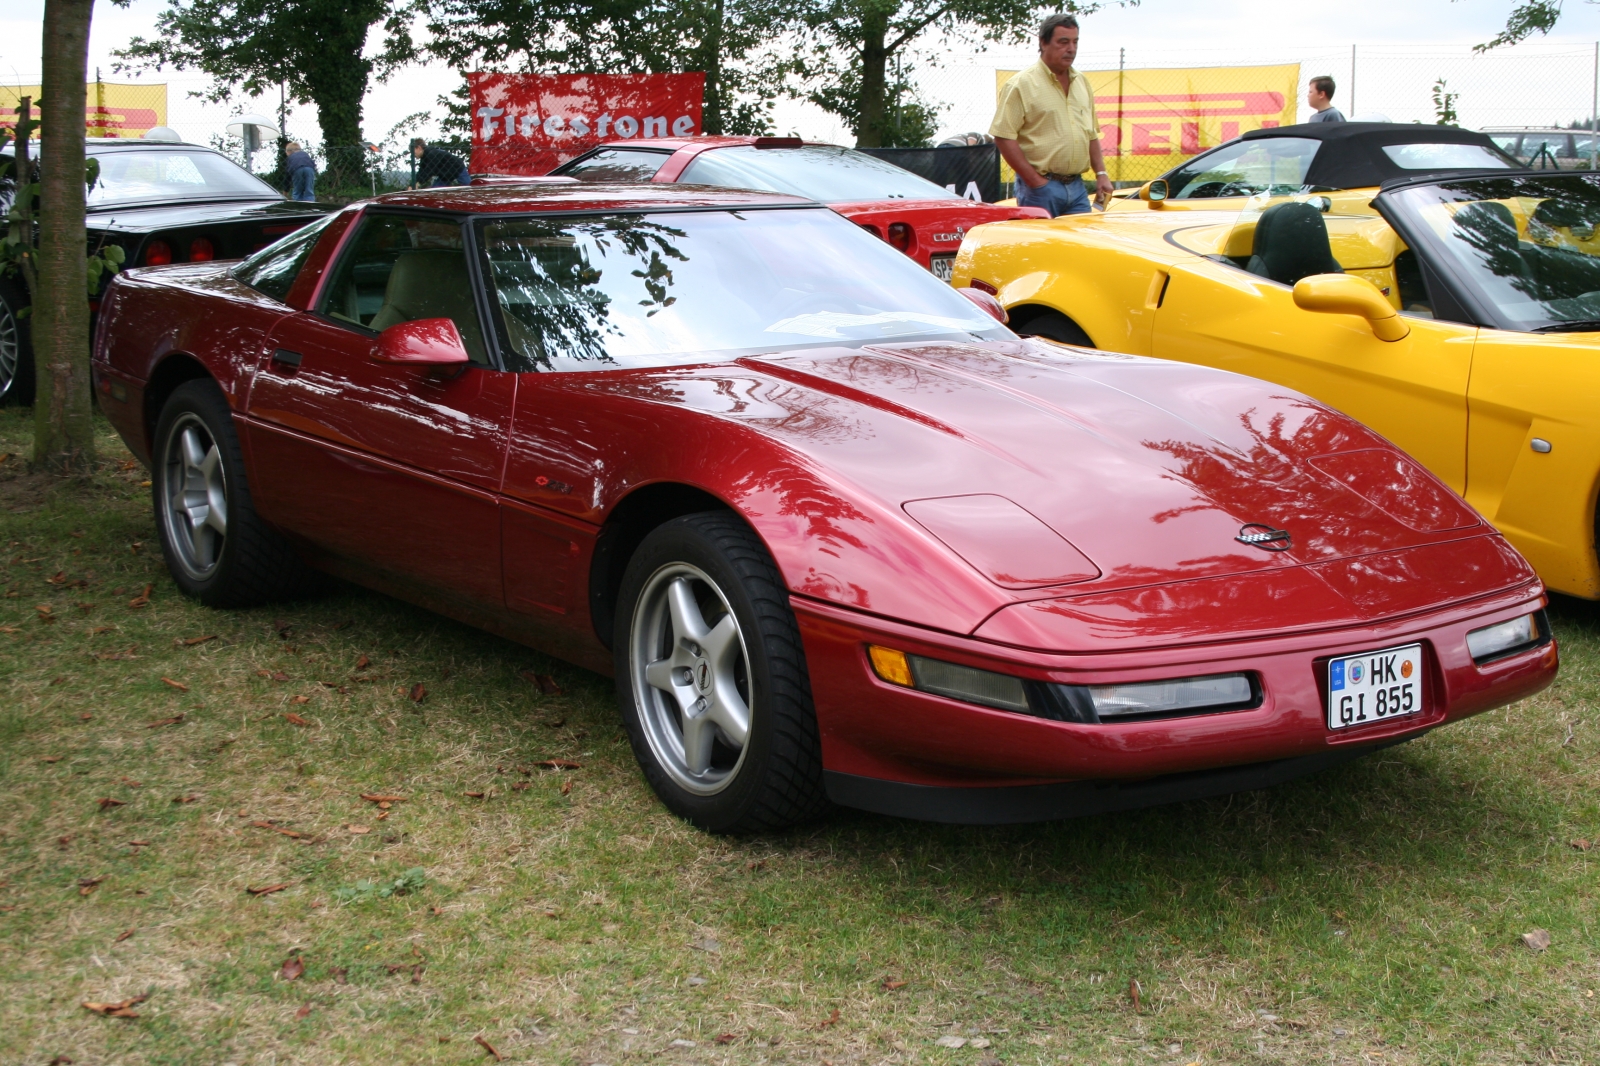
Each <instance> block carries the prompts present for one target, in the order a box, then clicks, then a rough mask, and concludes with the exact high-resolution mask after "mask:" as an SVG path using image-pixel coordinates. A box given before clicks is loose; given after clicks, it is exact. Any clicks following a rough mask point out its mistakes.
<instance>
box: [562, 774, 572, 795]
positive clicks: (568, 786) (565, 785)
mask: <svg viewBox="0 0 1600 1066" xmlns="http://www.w3.org/2000/svg"><path fill="white" fill-rule="evenodd" d="M561 794H562V795H563V796H570V795H572V778H570V777H569V778H567V779H566V780H565V781H563V782H561Z"/></svg>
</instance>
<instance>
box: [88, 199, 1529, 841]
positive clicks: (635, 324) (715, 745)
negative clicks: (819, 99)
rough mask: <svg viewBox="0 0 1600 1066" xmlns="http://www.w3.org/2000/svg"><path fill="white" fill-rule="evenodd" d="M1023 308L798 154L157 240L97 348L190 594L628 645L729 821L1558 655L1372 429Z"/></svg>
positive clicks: (684, 800) (1180, 772)
mask: <svg viewBox="0 0 1600 1066" xmlns="http://www.w3.org/2000/svg"><path fill="white" fill-rule="evenodd" d="M1000 314H1002V312H1001V311H1000V309H999V306H998V305H997V304H995V302H994V301H993V299H992V298H991V297H988V296H985V295H983V294H982V293H977V292H974V291H972V290H969V289H960V290H957V289H953V288H951V287H950V286H948V285H944V284H941V283H940V282H938V281H936V280H935V279H934V278H933V277H932V276H931V275H929V274H928V273H927V272H926V271H924V270H921V269H919V268H918V267H917V266H916V265H914V264H913V263H911V262H909V261H908V260H907V259H906V258H905V257H904V256H902V255H900V254H899V253H897V252H895V251H894V250H892V249H891V248H889V247H888V246H887V245H885V244H884V243H883V242H882V241H879V240H875V239H873V238H871V237H869V236H868V235H867V234H865V233H862V232H861V230H860V229H858V228H857V227H855V226H853V225H851V224H850V223H849V222H847V221H846V220H844V219H843V218H840V217H839V216H838V215H836V214H834V213H833V212H831V211H828V210H827V209H825V208H823V207H822V206H821V205H819V204H816V203H814V202H811V201H806V200H801V199H798V198H795V197H790V196H781V195H777V194H772V193H762V192H748V191H735V190H727V189H712V188H707V187H705V186H682V187H676V186H672V185H661V184H642V185H610V186H603V185H584V184H579V183H567V184H559V183H552V184H544V185H527V186H520V187H509V186H503V187H498V188H496V187H488V186H484V187H475V188H461V189H450V190H442V189H441V190H428V191H424V192H415V193H396V194H392V195H388V196H382V197H378V198H376V199H374V200H368V201H365V202H363V203H359V204H354V205H352V206H350V207H348V208H346V209H344V210H342V211H340V212H339V213H338V214H335V215H331V216H327V218H326V219H325V220H323V221H321V222H318V223H315V224H313V225H312V226H310V227H307V228H306V229H303V230H301V231H299V232H298V233H295V234H293V235H292V236H289V237H287V238H285V239H283V240H281V241H279V242H278V243H276V244H274V245H272V246H270V247H268V248H267V249H265V250H263V251H261V252H259V253H257V254H255V255H253V256H251V257H250V258H248V259H246V260H244V261H243V262H240V263H217V262H203V263H184V264H173V265H170V266H164V267H142V268H137V269H133V270H129V271H127V272H126V273H124V274H121V275H119V276H118V277H117V279H116V280H115V281H114V282H113V283H112V284H111V287H110V289H109V291H108V292H107V294H106V297H105V303H104V305H103V307H102V311H101V326H100V330H99V334H98V337H97V342H96V348H95V355H94V373H95V380H96V388H97V390H98V392H99V395H100V403H101V406H102V408H103V410H104V411H105V413H106V416H107V417H108V418H109V419H110V420H111V422H112V424H113V425H115V426H116V428H117V431H118V432H119V433H121V435H122V437H123V439H124V440H125V441H127V443H128V445H129V447H130V448H132V449H133V451H134V452H135V454H137V455H138V456H140V457H141V458H142V459H144V460H145V461H146V462H147V463H148V464H149V466H150V470H151V483H152V489H151V493H152V502H153V505H154V509H155V518H156V525H157V528H158V529H159V531H160V538H161V545H162V550H163V552H164V554H165V556H166V560H167V565H168V568H169V570H170V572H171V574H172V577H173V580H174V582H175V583H176V584H177V586H178V587H179V588H180V589H181V590H183V591H184V592H185V593H186V594H188V595H190V596H193V597H195V598H197V599H199V600H200V601H201V602H202V603H206V604H208V605H211V606H215V607H229V606H243V605H248V604H255V603H262V602H266V601H270V600H272V599H274V598H277V597H282V596H289V595H294V594H297V593H300V592H302V591H303V590H305V589H306V588H307V587H308V582H307V568H308V567H312V568H316V569H320V570H325V571H330V572H332V573H335V574H339V575H342V576H344V577H347V578H349V579H350V580H353V581H356V582H359V583H361V584H364V585H367V586H370V587H372V588H375V589H379V590H382V591H385V592H388V593H391V594H393V595H395V596H399V597H401V598H403V599H407V600H410V601H412V602H414V603H418V604H422V605H424V606H427V607H430V608H432V609H434V610H437V611H440V612H442V613H444V614H447V615H450V616H451V617H454V618H458V619H461V620H462V621H464V622H468V623H470V624H472V625H476V626H481V627H483V628H485V629H488V630H490V631H492V632H496V633H500V634H502V635H504V636H507V637H509V638H512V639H515V640H519V641H522V642H524V643H526V644H529V645H531V646H533V647H537V648H541V649H543V650H545V651H548V652H549V653H550V654H553V655H558V656H561V657H562V658H565V659H567V660H569V661H571V662H574V663H579V664H582V665H583V666H586V667H589V668H591V669H593V670H596V671H600V672H602V673H610V674H613V675H614V676H615V677H616V679H617V694H618V700H619V703H620V709H621V717H622V720H623V723H624V725H625V727H626V728H627V730H628V733H629V736H630V739H631V740H632V743H633V749H634V753H635V756H636V757H637V758H638V760H639V763H640V765H641V767H642V768H643V770H644V774H645V776H646V778H647V779H648V780H649V782H650V784H651V785H652V787H654V789H655V790H656V792H657V794H658V795H659V796H660V797H661V798H662V800H663V801H664V802H665V803H666V804H667V806H669V807H670V808H671V809H672V810H673V811H675V812H677V813H678V814H679V815H681V816H683V817H685V818H687V819H690V820H691V821H693V822H694V823H695V824H697V825H700V826H704V827H706V828H708V829H712V830H716V831H754V830H764V829H771V828H776V827H779V826H783V825H786V824H789V823H792V822H795V821H798V820H800V819H803V818H807V817H810V816H812V815H814V814H816V813H817V812H819V811H821V810H823V809H825V807H826V804H827V802H828V801H829V800H831V801H833V802H836V803H840V804H844V805H848V806H853V807H862V808H866V809H868V810H875V811H881V812H887V813H891V814H898V815H904V816H909V817H917V818H929V819H939V820H946V821H961V822H991V823H992V822H1016V821H1026V820H1030V819H1039V818H1049V817H1065V816H1074V815H1083V814H1093V813H1097V812H1102V811H1107V810H1115V809H1122V808H1128V807H1137V806H1142V805H1147V804H1151V803H1164V802H1170V801H1172V800H1175V799H1180V798H1185V797H1195V796H1204V795H1215V794H1219V793H1223V792H1231V791H1235V790H1239V789H1246V788H1258V787H1261V786H1263V785H1269V784H1273V783H1276V782H1279V781H1283V780H1287V779H1288V778H1291V777H1294V776H1296V775H1299V774H1305V773H1309V772H1312V771H1315V770H1320V769H1323V768H1326V767H1329V766H1333V765H1336V764H1338V763H1341V762H1344V761H1346V760H1349V759H1353V758H1356V757H1358V756H1360V755H1362V754H1365V753H1367V752H1371V751H1375V750H1377V749H1379V748H1383V747H1387V746H1389V745H1392V744H1397V743H1400V742H1402V741H1406V740H1409V739H1412V738H1414V737H1417V736H1420V735H1422V734H1423V733H1426V732H1427V731H1429V730H1431V729H1434V728H1436V727H1439V726H1442V725H1445V724H1447V723H1449V722H1453V721H1456V720H1458V719H1461V718H1463V717H1466V716H1468V715H1472V714H1477V713H1479V712H1481V711H1486V710H1489V709H1491V708H1494V707H1498V706H1501V705H1503V704H1506V703H1508V702H1510V701H1512V700H1516V699H1520V698H1521V697H1523V696H1526V695H1528V694H1530V693H1533V692H1536V691H1538V690H1539V689H1540V688H1542V687H1544V686H1545V685H1547V684H1548V683H1549V682H1550V681H1551V679H1552V678H1553V677H1554V676H1555V672H1556V668H1557V657H1556V648H1555V644H1554V643H1553V641H1552V639H1551V633H1550V627H1549V623H1548V621H1547V620H1546V619H1545V617H1544V610H1543V608H1544V605H1545V599H1544V589H1543V587H1542V586H1541V585H1540V583H1539V580H1538V578H1537V577H1535V575H1534V573H1533V571H1532V570H1531V569H1529V567H1528V565H1527V563H1526V562H1524V561H1523V559H1522V557H1521V556H1519V555H1518V554H1517V553H1516V551H1515V550H1513V549H1512V548H1511V547H1510V546H1509V545H1508V544H1507V543H1506V541H1505V540H1504V539H1503V538H1502V537H1501V536H1500V535H1499V534H1498V533H1497V532H1495V530H1494V529H1492V528H1491V527H1490V526H1488V525H1487V524H1486V523H1485V522H1484V521H1483V520H1482V519H1481V518H1480V517H1479V516H1478V515H1477V514H1476V513H1475V512H1474V511H1473V510H1472V509H1471V508H1470V507H1468V506H1466V505H1465V504H1464V503H1462V502H1461V500H1460V498H1459V497H1457V496H1456V495H1455V494H1454V493H1452V492H1451V491H1450V490H1449V489H1448V488H1446V487H1445V486H1444V485H1443V484H1441V483H1440V482H1439V481H1438V480H1437V479H1435V478H1434V477H1433V476H1432V475H1431V474H1429V473H1428V472H1427V471H1426V470H1424V469H1422V468H1421V467H1420V466H1418V465H1417V464H1416V463H1414V462H1412V461H1411V460H1410V459H1408V458H1407V457H1406V456H1405V455H1404V454H1402V453H1401V452H1399V451H1398V450H1396V449H1395V447H1394V446H1393V445H1391V444H1389V443H1388V442H1387V441H1385V440H1384V439H1383V438H1381V437H1379V436H1377V435H1376V434H1374V433H1373V432H1371V431H1370V430H1368V429H1366V428H1364V427H1363V426H1361V425H1359V424H1358V423H1356V422H1354V421H1353V420H1351V419H1350V418H1348V417H1346V416H1344V415H1342V414H1340V413H1338V412H1337V411H1333V410H1331V409H1329V408H1327V407H1325V406H1323V405H1321V404H1319V403H1316V402H1315V401H1313V400H1310V399H1308V398H1307V397H1305V396H1302V395H1299V394H1296V393H1291V392H1287V391H1285V390H1284V389H1282V388H1280V387H1278V386H1275V385H1270V384H1267V383H1265V382H1261V381H1256V380H1254V379H1251V378H1246V377H1240V376H1238V375H1235V374H1229V373H1226V372H1223V371H1218V370H1213V369H1210V368H1208V367H1200V366H1192V365H1188V364H1183V363H1169V362H1164V361H1161V360H1155V359H1141V358H1137V357H1133V356H1122V355H1112V354H1108V353H1104V352H1094V351H1086V350H1080V349H1075V348H1068V347H1065V346H1061V345H1056V344H1052V343H1049V342H1045V341H1037V340H1023V339H1021V338H1019V337H1017V336H1016V335H1015V334H1013V333H1011V332H1010V331H1009V330H1008V329H1006V328H1005V326H1003V325H1002V324H1001V323H1000V321H998V318H997V316H999V315H1000ZM1308 798H1309V797H1308ZM1359 802H1361V803H1371V804H1373V805H1384V806H1392V805H1393V804H1394V803H1395V802H1396V799H1395V797H1394V796H1371V797H1367V798H1363V799H1361V800H1360V801H1359Z"/></svg>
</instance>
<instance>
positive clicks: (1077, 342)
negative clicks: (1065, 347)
mask: <svg viewBox="0 0 1600 1066" xmlns="http://www.w3.org/2000/svg"><path fill="white" fill-rule="evenodd" d="M1016 329H1017V332H1018V333H1020V334H1021V335H1022V336H1024V337H1043V338H1045V339H1046V340H1052V341H1059V342H1060V343H1062V344H1071V345H1074V346H1076V347H1079V348H1093V347H1094V342H1093V341H1091V340H1090V339H1089V335H1088V334H1087V333H1085V332H1084V331H1083V330H1082V329H1081V328H1079V326H1078V324H1077V323H1076V322H1074V321H1072V319H1070V318H1068V317H1067V316H1066V315H1064V314H1062V313H1061V312H1060V311H1046V312H1044V313H1043V314H1039V315H1035V316H1034V317H1032V318H1030V319H1028V321H1026V322H1024V323H1023V324H1022V325H1020V326H1018V327H1017V328H1016Z"/></svg>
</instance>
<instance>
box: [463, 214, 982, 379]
mask: <svg viewBox="0 0 1600 1066" xmlns="http://www.w3.org/2000/svg"><path fill="white" fill-rule="evenodd" d="M478 226H479V227H480V228H479V244H480V247H481V248H482V249H483V252H484V254H485V256H486V257H487V259H488V276H489V279H490V284H491V285H492V287H493V291H494V295H495V298H496V302H497V304H498V307H499V311H500V318H501V323H500V329H501V331H502V332H501V340H502V346H503V347H505V348H506V349H507V350H508V352H509V353H510V354H511V355H512V356H513V359H512V360H511V362H512V363H514V364H515V363H519V362H520V364H521V365H520V366H516V367H515V368H516V369H523V370H536V369H537V370H558V371H573V370H604V369H610V368H617V367H647V366H669V365H675V364H688V363H704V362H720V361H726V360H731V359H737V358H739V357H741V356H745V355H755V354H761V353H765V352H775V351H784V350H788V349H793V348H809V347H850V348H854V347H860V346H862V345H865V344H870V343H873V342H893V341H912V340H938V339H947V340H948V339H955V340H971V339H973V338H984V339H992V338H1000V337H1009V336H1011V333H1010V331H1008V330H1007V329H1006V328H1005V327H1004V326H1002V325H1000V324H999V323H998V322H996V321H995V320H994V319H993V318H990V317H989V316H988V315H987V314H985V313H984V312H982V311H980V310H979V309H978V308H977V307H976V306H974V305H973V304H972V303H971V302H970V301H968V300H967V299H966V298H965V297H963V296H961V295H960V294H959V293H958V292H957V291H956V290H954V289H952V288H950V287H949V286H948V285H946V284H944V283H942V282H940V281H938V280H937V279H935V278H934V276H933V275H932V274H930V273H928V272H927V271H926V270H923V269H922V268H921V267H919V266H918V265H917V264H916V263H915V262H914V261H913V260H911V259H909V258H907V257H906V256H904V255H902V254H901V253H899V252H897V251H895V250H894V249H893V248H891V247H889V245H887V244H885V243H884V242H883V241H880V240H877V239H875V238H873V237H872V236H870V235H868V234H867V233H865V232H863V231H862V230H861V229H860V228H859V227H857V226H855V225H853V224H852V223H850V222H848V221H847V220H845V219H844V218H842V217H840V216H839V215H836V214H834V213H833V212H832V211H824V210H819V209H816V208H788V209H782V210H772V209H759V210H729V211H682V212H660V213H651V214H626V215H580V216H570V217H549V216H545V217H538V218H526V217H523V218H496V219H486V220H483V221H480V222H479V223H478Z"/></svg>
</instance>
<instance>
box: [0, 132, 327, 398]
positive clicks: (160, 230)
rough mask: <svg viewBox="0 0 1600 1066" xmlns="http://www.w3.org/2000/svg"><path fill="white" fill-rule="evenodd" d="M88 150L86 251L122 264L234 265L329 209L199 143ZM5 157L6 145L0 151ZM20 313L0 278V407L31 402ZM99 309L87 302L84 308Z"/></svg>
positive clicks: (18, 285)
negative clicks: (107, 254) (116, 257)
mask: <svg viewBox="0 0 1600 1066" xmlns="http://www.w3.org/2000/svg"><path fill="white" fill-rule="evenodd" d="M34 147H35V151H34V152H33V153H31V154H33V155H35V157H37V145H35V146H34ZM88 152H89V155H90V156H92V157H94V158H95V159H97V160H98V161H99V163H100V176H99V179H98V180H97V181H96V182H95V184H94V186H93V187H92V188H91V189H90V190H89V200H88V208H89V213H88V226H87V229H88V243H89V251H90V252H93V251H95V250H96V249H98V248H102V247H104V246H105V245H108V244H115V245H119V246H121V248H122V251H123V254H124V256H125V259H124V262H123V265H124V266H126V267H132V266H151V265H155V264H160V263H199V262H205V261H207V260H212V259H240V258H243V257H244V256H247V255H249V254H250V253H251V252H253V251H255V250H256V249H258V248H262V247H265V246H266V245H268V244H271V243H272V242H273V241H275V240H278V239H279V238H280V237H283V236H284V235H285V234H288V233H293V232H294V231H295V230H297V229H299V228H300V227H301V226H304V225H306V224H307V223H309V222H314V221H315V220H317V219H319V218H321V217H322V216H323V215H324V214H326V213H327V212H329V211H333V210H336V205H334V204H319V203H300V202H296V201H294V200H289V199H286V198H285V197H284V195H283V193H281V192H279V191H278V190H277V189H274V188H273V187H272V186H270V185H268V184H267V183H266V182H264V181H262V180H261V179H260V178H257V177H256V176H254V175H253V174H251V173H250V172H249V171H247V170H245V169H244V168H243V167H241V166H239V164H237V163H235V162H234V161H233V160H231V159H229V158H228V157H227V156H225V155H223V154H222V153H221V152H217V151H214V150H212V149H210V148H202V147H200V146H199V145H193V144H182V143H175V142H166V141H133V140H122V139H118V138H111V137H106V138H100V137H91V138H90V139H89V141H88ZM11 153H12V148H11V147H9V146H8V147H7V148H6V149H5V150H4V153H3V154H4V155H7V156H9V155H11ZM10 197H11V192H10V190H9V189H0V207H9V200H10ZM106 280H107V282H109V280H110V278H109V276H108V277H107V279H106ZM26 306H28V293H27V289H26V287H25V286H24V285H23V282H22V278H21V277H20V276H16V275H12V276H9V277H6V276H0V402H5V401H8V400H9V401H14V402H17V403H31V402H32V400H33V384H34V374H33V352H32V348H31V346H30V344H29V338H28V319H27V318H26V317H24V316H21V315H19V313H18V312H20V311H21V310H22V309H23V308H25V307H26ZM98 307H99V300H98V299H92V300H90V308H91V311H94V310H97V309H98Z"/></svg>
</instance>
